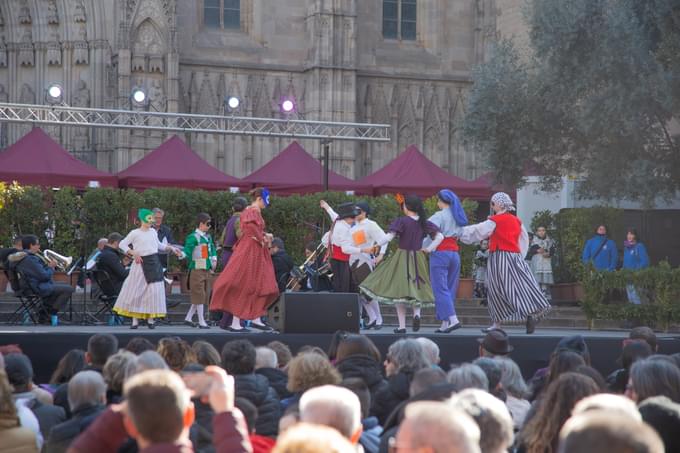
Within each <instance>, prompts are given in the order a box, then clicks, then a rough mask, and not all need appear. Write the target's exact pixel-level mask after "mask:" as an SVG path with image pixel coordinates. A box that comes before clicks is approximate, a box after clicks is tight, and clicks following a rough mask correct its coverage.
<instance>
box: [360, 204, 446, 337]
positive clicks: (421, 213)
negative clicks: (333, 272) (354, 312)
mask: <svg viewBox="0 0 680 453" xmlns="http://www.w3.org/2000/svg"><path fill="white" fill-rule="evenodd" d="M397 200H398V201H399V202H400V204H401V208H402V210H403V211H404V216H403V217H399V218H398V219H397V220H395V221H394V222H392V224H391V225H390V226H389V228H388V233H387V234H385V235H384V236H383V237H382V238H379V240H378V243H377V246H381V245H384V244H387V243H388V242H390V241H391V240H392V239H394V238H395V237H399V249H398V250H397V251H396V253H394V254H393V255H392V256H390V257H389V258H388V259H386V260H385V261H384V262H383V263H382V264H381V265H380V266H378V267H376V269H375V270H374V271H373V273H371V274H370V275H369V276H368V277H366V279H365V280H364V281H363V282H362V283H361V285H359V288H360V289H361V291H362V292H363V293H364V294H366V295H367V296H368V297H370V298H372V299H375V300H377V301H379V302H383V303H386V304H390V305H396V307H397V318H398V319H399V327H398V328H397V329H394V333H406V306H407V305H410V306H412V307H413V331H414V332H417V331H418V330H420V309H421V307H422V306H424V305H425V306H431V305H433V304H434V295H433V294H432V287H431V286H430V267H429V265H428V262H427V253H430V252H431V251H433V250H435V249H436V248H437V246H438V245H439V243H440V242H441V241H442V240H443V239H444V236H443V235H442V234H441V233H440V232H439V229H438V228H437V226H436V225H434V224H433V223H431V222H429V221H428V220H427V216H426V214H425V208H424V207H423V202H422V201H421V200H420V198H418V197H417V196H415V195H409V196H407V197H406V199H404V198H403V197H401V198H399V197H397ZM426 236H430V237H431V238H433V240H432V243H431V244H430V245H429V246H428V247H427V248H423V239H425V237H426Z"/></svg>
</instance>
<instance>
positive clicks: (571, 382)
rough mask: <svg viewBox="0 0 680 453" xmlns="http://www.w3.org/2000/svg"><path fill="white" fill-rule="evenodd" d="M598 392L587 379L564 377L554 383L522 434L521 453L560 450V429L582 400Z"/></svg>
mask: <svg viewBox="0 0 680 453" xmlns="http://www.w3.org/2000/svg"><path fill="white" fill-rule="evenodd" d="M597 392H598V388H597V384H595V382H594V381H593V380H592V379H590V378H589V377H587V376H583V375H581V374H576V373H564V374H562V375H561V376H560V377H559V378H557V380H555V381H553V382H552V383H551V384H550V385H549V386H548V388H547V389H546V391H545V395H544V396H543V398H541V399H540V400H539V401H538V402H537V407H536V412H535V414H534V416H533V417H531V418H530V419H528V420H527V422H526V424H525V425H524V428H523V429H522V431H521V432H520V434H519V441H520V442H519V444H520V447H519V449H518V451H519V452H525V453H545V452H546V451H555V450H556V449H557V440H558V436H559V433H560V429H561V428H562V425H563V424H564V422H566V421H567V419H568V418H569V416H570V415H571V411H572V409H573V408H574V406H575V405H576V403H578V402H579V401H580V400H582V399H583V398H585V397H587V396H590V395H594V394H596V393H597Z"/></svg>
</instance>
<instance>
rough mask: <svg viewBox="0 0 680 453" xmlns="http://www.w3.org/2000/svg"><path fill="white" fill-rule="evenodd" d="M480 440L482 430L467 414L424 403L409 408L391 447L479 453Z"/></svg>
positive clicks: (447, 406)
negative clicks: (480, 430)
mask: <svg viewBox="0 0 680 453" xmlns="http://www.w3.org/2000/svg"><path fill="white" fill-rule="evenodd" d="M479 440H480V432H479V428H478V427H477V425H476V424H475V422H474V421H473V420H472V419H471V418H470V417H469V416H468V415H467V414H465V413H462V412H460V411H454V410H451V408H450V406H449V405H448V404H446V403H439V402H430V401H427V402H425V401H423V402H417V403H411V404H409V405H408V406H407V407H406V413H405V416H404V421H403V422H402V424H401V427H400V428H399V433H398V434H397V438H396V439H393V441H392V442H390V447H391V448H394V449H395V451H405V452H410V451H429V452H432V453H477V452H479V451H480V449H479Z"/></svg>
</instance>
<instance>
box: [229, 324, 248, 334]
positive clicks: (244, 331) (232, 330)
mask: <svg viewBox="0 0 680 453" xmlns="http://www.w3.org/2000/svg"><path fill="white" fill-rule="evenodd" d="M224 330H228V331H229V332H237V333H246V332H250V329H246V328H245V327H241V328H240V329H234V328H233V327H231V326H228V327H227V328H226V329H224Z"/></svg>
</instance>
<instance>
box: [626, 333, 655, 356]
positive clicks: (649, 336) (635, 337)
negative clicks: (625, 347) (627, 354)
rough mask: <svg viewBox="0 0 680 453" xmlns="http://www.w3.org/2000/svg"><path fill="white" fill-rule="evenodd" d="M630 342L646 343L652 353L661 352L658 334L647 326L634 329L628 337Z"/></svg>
mask: <svg viewBox="0 0 680 453" xmlns="http://www.w3.org/2000/svg"><path fill="white" fill-rule="evenodd" d="M628 338H629V341H644V342H645V343H647V344H648V345H649V347H650V348H651V349H652V353H653V354H656V353H657V352H658V351H659V343H658V341H657V338H656V334H655V333H654V331H653V330H652V329H650V328H649V327H646V326H639V327H634V328H633V329H632V330H631V331H630V334H629V335H628Z"/></svg>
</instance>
